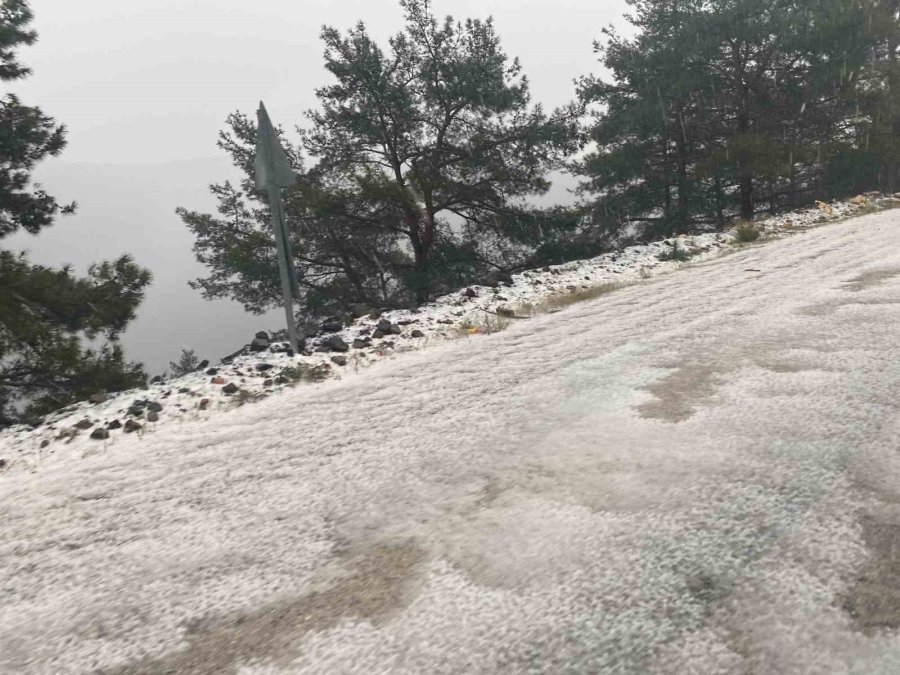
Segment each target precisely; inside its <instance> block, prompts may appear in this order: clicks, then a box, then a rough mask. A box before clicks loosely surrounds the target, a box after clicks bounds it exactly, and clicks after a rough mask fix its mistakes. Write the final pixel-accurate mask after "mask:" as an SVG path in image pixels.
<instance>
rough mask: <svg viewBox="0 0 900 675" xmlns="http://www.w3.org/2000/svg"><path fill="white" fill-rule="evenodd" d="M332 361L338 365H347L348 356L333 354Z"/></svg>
mask: <svg viewBox="0 0 900 675" xmlns="http://www.w3.org/2000/svg"><path fill="white" fill-rule="evenodd" d="M331 362H332V363H333V364H335V365H336V366H346V365H347V357H346V356H343V355H338V356H332V357H331Z"/></svg>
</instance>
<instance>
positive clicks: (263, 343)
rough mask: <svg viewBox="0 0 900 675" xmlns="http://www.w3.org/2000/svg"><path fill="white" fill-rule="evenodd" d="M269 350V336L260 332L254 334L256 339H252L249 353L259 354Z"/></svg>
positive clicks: (262, 331)
mask: <svg viewBox="0 0 900 675" xmlns="http://www.w3.org/2000/svg"><path fill="white" fill-rule="evenodd" d="M268 348H269V334H268V333H267V332H266V331H264V330H261V331H259V332H258V333H257V334H256V337H254V338H253V341H252V342H251V343H250V351H251V352H261V351H263V350H264V349H268Z"/></svg>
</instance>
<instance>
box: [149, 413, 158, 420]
mask: <svg viewBox="0 0 900 675" xmlns="http://www.w3.org/2000/svg"><path fill="white" fill-rule="evenodd" d="M147 421H148V422H159V413H155V412H152V413H147Z"/></svg>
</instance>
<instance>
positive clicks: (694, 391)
mask: <svg viewBox="0 0 900 675" xmlns="http://www.w3.org/2000/svg"><path fill="white" fill-rule="evenodd" d="M717 373H718V369H716V368H715V367H713V366H709V365H705V364H699V363H683V364H680V365H678V366H677V367H676V369H675V370H674V372H672V373H670V374H669V375H666V376H665V377H663V378H662V379H661V380H659V381H657V382H654V383H653V384H651V385H650V386H648V387H647V391H649V392H650V393H651V394H653V395H654V396H655V397H656V400H653V401H648V402H647V403H642V404H641V405H639V406H638V407H637V409H638V412H639V413H640V415H641V417H645V418H651V419H660V420H665V421H667V422H683V421H684V420H686V419H688V418H689V417H690V416H691V415H693V414H694V413H695V412H696V408H697V406H699V405H701V404H702V403H704V402H705V401H707V400H708V399H709V398H710V397H711V396H712V394H713V391H714V390H715V384H716V383H715V376H716V374H717Z"/></svg>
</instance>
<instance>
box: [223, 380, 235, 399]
mask: <svg viewBox="0 0 900 675" xmlns="http://www.w3.org/2000/svg"><path fill="white" fill-rule="evenodd" d="M237 390H238V386H237V385H236V384H235V383H234V382H229V383H228V384H226V385H225V386H224V387H222V393H223V394H226V395H228V396H230V395H231V394H234V393H236V392H237Z"/></svg>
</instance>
